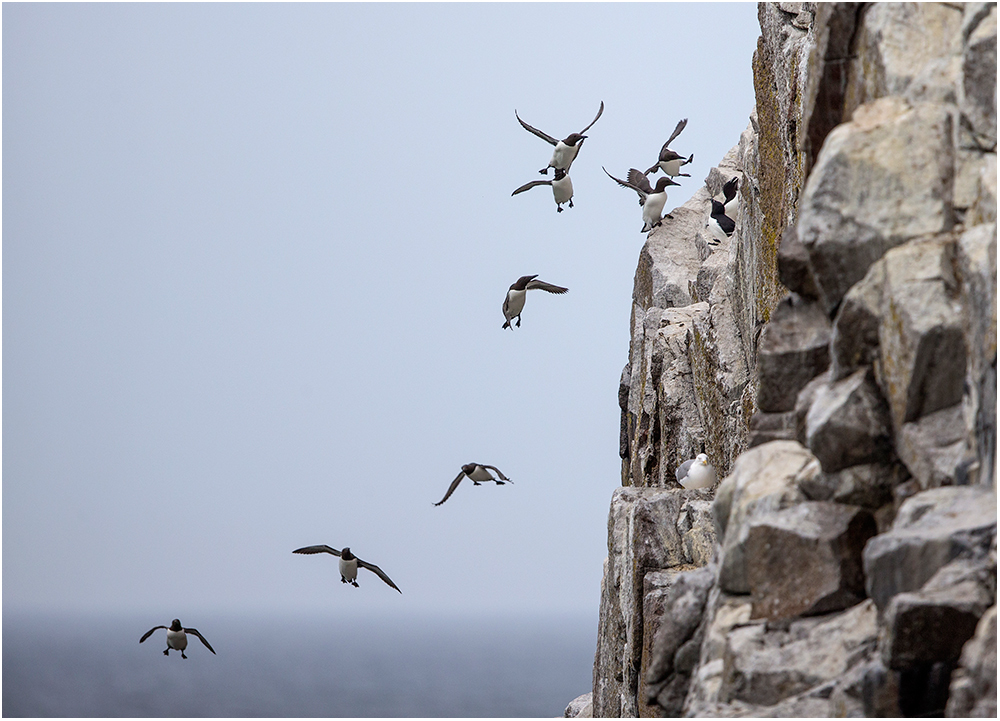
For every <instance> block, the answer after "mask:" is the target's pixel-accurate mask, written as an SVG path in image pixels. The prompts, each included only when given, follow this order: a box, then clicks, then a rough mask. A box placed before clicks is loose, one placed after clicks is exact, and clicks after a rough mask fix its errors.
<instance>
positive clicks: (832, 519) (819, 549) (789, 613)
mask: <svg viewBox="0 0 1000 721" xmlns="http://www.w3.org/2000/svg"><path fill="white" fill-rule="evenodd" d="M875 532H876V528H875V519H874V517H873V516H872V514H871V513H870V512H869V511H866V510H864V509H863V508H859V507H857V506H847V505H844V504H842V503H830V502H827V501H805V502H803V503H799V504H798V505H795V506H792V507H791V508H786V509H784V510H782V511H776V512H774V513H769V514H767V515H766V516H762V517H759V518H756V519H754V520H753V521H751V523H750V528H749V531H748V533H747V542H746V565H747V575H748V577H749V581H750V594H751V598H752V599H753V615H754V618H768V619H771V620H776V619H782V618H792V617H795V616H808V615H818V614H823V613H830V612H831V611H839V610H841V609H844V608H848V607H850V606H853V605H854V604H856V603H860V602H861V601H862V600H864V598H865V576H864V571H863V570H862V565H861V552H862V550H863V549H864V547H865V543H867V541H868V539H869V538H871V537H872V536H874V535H875Z"/></svg>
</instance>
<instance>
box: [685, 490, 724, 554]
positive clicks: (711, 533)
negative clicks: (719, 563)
mask: <svg viewBox="0 0 1000 721" xmlns="http://www.w3.org/2000/svg"><path fill="white" fill-rule="evenodd" d="M677 530H678V532H679V533H680V535H681V543H682V544H683V546H684V558H685V560H686V561H687V562H688V563H691V564H693V565H695V566H707V565H708V564H709V563H711V562H712V558H713V556H714V555H715V547H716V545H717V539H716V537H715V524H714V522H713V518H712V502H711V501H709V500H701V499H691V500H688V501H686V502H685V503H684V505H683V506H681V510H680V513H679V514H678V515H677Z"/></svg>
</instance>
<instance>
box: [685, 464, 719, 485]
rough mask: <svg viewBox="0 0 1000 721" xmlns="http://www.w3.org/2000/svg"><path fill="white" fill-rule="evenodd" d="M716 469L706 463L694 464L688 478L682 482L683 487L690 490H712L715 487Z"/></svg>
mask: <svg viewBox="0 0 1000 721" xmlns="http://www.w3.org/2000/svg"><path fill="white" fill-rule="evenodd" d="M715 481H716V475H715V469H714V468H709V467H708V465H706V464H704V463H693V464H692V465H691V468H690V469H689V470H688V474H687V478H685V479H684V480H683V481H681V485H682V486H684V487H685V488H688V489H694V488H711V487H712V486H714V485H715Z"/></svg>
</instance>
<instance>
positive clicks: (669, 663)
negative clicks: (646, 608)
mask: <svg viewBox="0 0 1000 721" xmlns="http://www.w3.org/2000/svg"><path fill="white" fill-rule="evenodd" d="M665 573H669V572H665ZM650 575H652V574H650ZM647 578H648V576H647ZM714 582H715V569H714V568H712V567H704V568H700V569H698V570H695V571H687V572H684V573H680V574H675V576H674V578H673V583H672V584H671V585H670V586H669V590H668V591H667V592H666V594H665V596H664V598H663V602H662V603H663V608H664V609H665V610H666V612H665V613H661V614H660V615H659V624H658V628H657V629H656V633H655V636H650V637H649V638H650V639H651V640H652V644H651V648H650V653H649V663H648V664H647V665H645V666H644V668H645V669H646V673H645V679H644V684H643V686H642V687H640V713H641V712H642V710H643V705H644V704H648V703H654V702H655V704H656V705H657V706H659V708H660V709H661V711H662V713H663V714H665V715H667V716H679V715H680V714H681V713H682V711H683V708H684V699H685V697H686V696H687V691H688V686H689V684H690V680H691V673H692V672H693V671H694V668H695V666H696V665H697V662H698V657H699V653H700V650H701V640H702V634H699V633H698V630H699V627H700V626H701V623H702V616H703V613H704V610H705V604H706V602H707V600H708V593H709V591H710V590H711V588H712V584H713V583H714ZM648 597H649V596H648V595H647V598H648Z"/></svg>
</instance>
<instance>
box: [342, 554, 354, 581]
mask: <svg viewBox="0 0 1000 721" xmlns="http://www.w3.org/2000/svg"><path fill="white" fill-rule="evenodd" d="M340 575H341V576H343V577H344V578H346V579H347V580H348V581H353V580H354V579H355V578H357V577H358V559H356V558H352V559H351V560H350V561H345V560H344V559H343V558H341V559H340Z"/></svg>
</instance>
